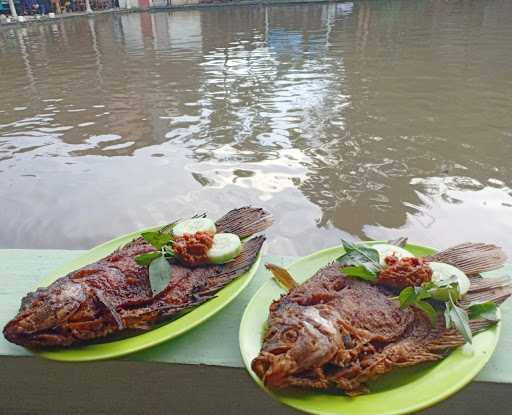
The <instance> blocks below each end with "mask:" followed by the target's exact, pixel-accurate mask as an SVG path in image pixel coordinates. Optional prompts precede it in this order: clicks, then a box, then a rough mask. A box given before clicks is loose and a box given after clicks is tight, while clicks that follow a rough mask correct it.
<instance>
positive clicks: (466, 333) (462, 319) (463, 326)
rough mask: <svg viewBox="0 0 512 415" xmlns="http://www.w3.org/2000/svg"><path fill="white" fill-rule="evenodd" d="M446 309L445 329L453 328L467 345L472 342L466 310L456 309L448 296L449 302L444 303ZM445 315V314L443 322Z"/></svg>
mask: <svg viewBox="0 0 512 415" xmlns="http://www.w3.org/2000/svg"><path fill="white" fill-rule="evenodd" d="M446 309H447V310H448V316H449V324H447V327H448V326H449V327H452V326H453V327H455V328H456V329H457V331H458V332H459V333H460V334H461V335H462V337H464V340H465V341H466V342H468V343H472V342H473V335H472V334H471V327H470V326H469V317H468V313H466V310H464V309H462V308H460V307H458V306H457V305H456V304H455V302H454V301H453V298H452V297H451V296H450V300H449V301H447V302H446ZM446 319H447V314H446V313H445V320H446Z"/></svg>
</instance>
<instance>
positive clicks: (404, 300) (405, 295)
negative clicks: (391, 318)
mask: <svg viewBox="0 0 512 415" xmlns="http://www.w3.org/2000/svg"><path fill="white" fill-rule="evenodd" d="M398 299H399V300H400V308H401V309H402V310H403V309H405V308H407V307H409V306H410V305H412V304H414V303H415V302H416V292H415V290H414V288H413V287H407V288H404V289H403V290H402V291H400V295H399V296H398Z"/></svg>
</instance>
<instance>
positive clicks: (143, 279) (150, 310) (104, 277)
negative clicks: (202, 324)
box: [3, 207, 272, 348]
mask: <svg viewBox="0 0 512 415" xmlns="http://www.w3.org/2000/svg"><path fill="white" fill-rule="evenodd" d="M271 223H272V219H271V216H270V215H269V214H268V213H267V212H265V211H264V210H262V209H255V208H249V207H247V208H241V209H235V210H232V211H230V212H228V213H227V214H226V215H225V216H224V217H222V218H221V219H219V221H218V222H217V228H218V230H219V231H222V232H232V233H237V234H238V235H239V236H242V235H243V236H244V237H246V236H250V235H252V234H253V233H256V232H261V231H263V230H264V229H266V228H267V227H268V226H270V224H271ZM264 241H265V238H264V237H263V236H257V237H254V238H252V239H250V240H248V241H246V242H245V244H244V248H243V250H242V253H241V254H240V255H239V256H238V257H237V258H236V259H235V260H234V261H232V262H229V263H227V264H224V265H215V266H213V265H208V266H202V267H196V268H193V269H192V268H187V267H185V266H183V265H177V264H172V265H171V275H172V278H171V281H170V282H169V284H168V286H167V287H166V288H165V289H164V290H163V291H162V292H161V293H159V294H157V295H156V296H152V293H151V287H150V282H149V273H148V267H147V266H141V265H138V264H137V263H136V262H135V257H137V256H138V255H141V254H143V253H147V252H152V251H154V248H153V247H152V246H151V245H149V244H148V243H147V242H146V241H145V240H144V239H142V238H137V239H135V240H134V241H132V242H130V243H128V244H127V245H125V246H123V247H122V248H120V249H119V250H117V251H115V252H113V253H112V254H110V255H108V256H107V257H105V258H103V259H101V260H99V261H97V262H95V263H93V264H90V265H87V266H85V267H83V268H80V269H79V270H77V271H73V272H71V273H69V274H68V275H66V276H64V277H61V278H59V279H58V280H56V281H55V282H53V283H52V284H51V285H49V286H48V287H45V288H39V289H37V290H36V291H35V292H33V293H29V294H28V295H27V296H26V297H25V298H23V300H22V303H21V307H20V310H19V312H18V314H17V315H16V317H14V319H13V320H11V321H10V322H9V323H7V325H6V326H5V327H4V330H3V333H4V336H5V338H6V339H7V340H9V341H10V342H12V343H16V344H19V345H21V346H25V347H29V348H51V347H62V346H72V345H75V344H80V343H83V342H87V341H90V340H93V339H99V338H102V337H105V336H108V335H109V334H112V333H114V332H119V331H122V330H125V329H149V328H151V327H152V326H153V325H154V324H156V323H158V322H160V321H163V320H166V319H169V318H171V317H173V316H175V315H176V314H177V313H179V312H181V311H183V310H185V309H188V308H191V307H194V306H197V305H199V304H201V303H203V302H204V301H207V300H208V299H210V298H211V297H213V296H214V295H215V293H216V292H217V291H218V290H220V289H221V288H223V287H224V286H225V285H226V284H228V283H229V282H231V281H232V280H233V279H235V278H237V277H238V276H240V275H241V274H243V273H244V272H246V271H247V270H248V269H249V268H250V267H251V265H252V264H253V263H254V261H255V260H256V258H257V256H258V254H259V251H260V249H261V246H262V244H263V242H264Z"/></svg>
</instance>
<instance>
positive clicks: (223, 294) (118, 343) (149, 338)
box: [36, 227, 261, 362]
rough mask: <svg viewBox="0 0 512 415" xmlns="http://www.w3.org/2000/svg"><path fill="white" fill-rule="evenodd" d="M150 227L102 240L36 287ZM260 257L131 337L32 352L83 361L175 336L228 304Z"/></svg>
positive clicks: (137, 349)
mask: <svg viewBox="0 0 512 415" xmlns="http://www.w3.org/2000/svg"><path fill="white" fill-rule="evenodd" d="M152 229H156V228H155V227H154V228H149V229H143V230H141V231H137V232H132V233H129V234H126V235H123V236H119V237H118V238H115V239H112V240H111V241H108V242H105V243H103V244H101V245H98V246H96V247H94V248H92V249H91V250H90V251H88V252H86V253H84V254H83V255H80V256H79V257H77V258H76V259H74V260H72V261H70V262H68V263H66V264H65V265H64V266H62V267H60V268H59V269H57V270H55V271H54V272H52V273H51V274H50V275H48V276H47V277H46V278H45V279H44V280H43V281H42V283H41V284H40V286H46V285H49V284H51V283H52V282H53V281H55V280H56V279H57V278H60V277H62V276H63V275H66V274H68V273H69V272H71V271H74V270H76V269H78V268H81V267H83V266H85V265H88V264H91V263H93V262H96V261H98V260H99V259H101V258H104V257H105V256H107V255H108V254H110V253H112V252H113V251H115V250H116V249H117V248H119V247H120V246H121V245H123V244H125V243H126V242H129V241H131V240H132V239H134V238H135V237H137V236H138V235H140V233H141V232H144V231H147V230H152ZM260 260H261V257H260V256H258V258H257V259H256V261H255V263H254V264H253V265H252V267H251V268H250V269H249V271H247V272H246V273H245V274H242V275H241V276H240V277H238V278H237V279H235V280H234V281H232V282H231V283H229V284H228V285H227V286H226V287H224V288H223V289H222V290H220V291H219V292H218V294H217V296H216V297H214V298H212V299H211V300H209V301H207V302H206V303H204V304H201V305H200V306H198V307H196V308H194V309H193V310H192V311H190V312H189V313H187V314H185V315H183V316H181V317H179V318H178V319H176V320H173V321H170V322H169V323H166V324H163V325H161V326H159V327H157V328H155V329H153V330H150V331H147V332H143V333H141V334H138V335H135V336H133V337H129V338H125V339H122V340H115V341H111V342H108V343H98V344H91V345H86V346H79V347H73V348H69V349H59V350H54V351H44V352H36V353H37V354H38V355H39V356H41V357H44V358H47V359H51V360H59V361H68V362H81V361H82V362H83V361H91V360H101V359H109V358H112V357H119V356H124V355H127V354H129V353H133V352H137V351H140V350H143V349H147V348H148V347H151V346H155V345H157V344H160V343H162V342H164V341H166V340H170V339H172V338H174V337H176V336H179V335H180V334H183V333H185V332H186V331H188V330H191V329H192V328H194V327H195V326H197V325H198V324H200V323H202V322H203V321H205V320H207V319H208V318H209V317H211V316H213V315H214V314H215V313H217V312H218V311H220V310H221V309H222V308H223V307H225V306H226V305H227V304H229V302H231V301H232V300H233V299H234V298H235V297H236V296H237V295H238V294H239V293H240V292H241V291H242V290H243V289H244V288H245V286H246V285H247V284H249V282H250V281H251V279H252V278H253V277H254V274H255V273H256V270H257V269H258V266H259V263H260Z"/></svg>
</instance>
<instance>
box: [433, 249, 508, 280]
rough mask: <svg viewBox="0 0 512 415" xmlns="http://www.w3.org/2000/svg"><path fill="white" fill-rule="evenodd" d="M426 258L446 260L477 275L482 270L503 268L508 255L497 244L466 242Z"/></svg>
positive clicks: (463, 270) (470, 273) (466, 271)
mask: <svg viewBox="0 0 512 415" xmlns="http://www.w3.org/2000/svg"><path fill="white" fill-rule="evenodd" d="M425 259H426V260H427V261H436V262H444V263H446V264H450V265H453V266H454V267H457V268H458V269H460V270H461V271H462V272H464V273H466V274H468V275H477V274H480V273H481V272H486V271H492V270H494V269H498V268H501V267H502V266H503V264H504V263H505V261H506V259H507V257H506V255H505V253H504V252H503V250H502V249H501V248H500V247H498V246H495V245H488V244H483V243H464V244H460V245H457V246H454V247H452V248H448V249H446V250H444V251H441V252H439V253H437V254H435V255H432V256H429V257H426V258H425Z"/></svg>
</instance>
